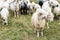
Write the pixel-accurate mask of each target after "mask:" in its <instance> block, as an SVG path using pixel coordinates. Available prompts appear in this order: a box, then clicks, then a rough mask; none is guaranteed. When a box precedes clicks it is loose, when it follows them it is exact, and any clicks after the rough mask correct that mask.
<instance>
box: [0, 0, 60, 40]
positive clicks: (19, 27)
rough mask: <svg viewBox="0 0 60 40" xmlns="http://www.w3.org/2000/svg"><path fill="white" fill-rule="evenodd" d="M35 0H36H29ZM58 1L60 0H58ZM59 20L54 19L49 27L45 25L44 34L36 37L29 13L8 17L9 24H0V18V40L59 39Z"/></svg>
mask: <svg viewBox="0 0 60 40" xmlns="http://www.w3.org/2000/svg"><path fill="white" fill-rule="evenodd" d="M31 1H35V2H37V1H36V0H31ZM59 1H60V0H59ZM59 22H60V20H57V19H55V20H54V21H53V22H52V23H49V24H50V29H47V28H46V27H45V30H44V36H43V37H38V38H37V37H36V34H34V33H33V27H32V24H31V15H20V17H19V18H14V17H11V16H10V17H9V25H7V26H6V25H2V24H1V19H0V40H60V25H59V24H58V23H59Z"/></svg>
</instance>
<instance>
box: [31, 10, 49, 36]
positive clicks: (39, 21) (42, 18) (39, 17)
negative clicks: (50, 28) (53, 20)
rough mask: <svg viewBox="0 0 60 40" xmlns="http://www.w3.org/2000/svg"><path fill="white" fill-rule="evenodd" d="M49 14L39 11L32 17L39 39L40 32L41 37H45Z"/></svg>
mask: <svg viewBox="0 0 60 40" xmlns="http://www.w3.org/2000/svg"><path fill="white" fill-rule="evenodd" d="M47 14H48V12H46V11H45V10H43V9H37V10H36V12H34V13H33V15H32V18H31V23H32V25H33V27H34V32H37V37H39V31H40V32H41V36H43V30H44V28H45V24H46V18H47Z"/></svg>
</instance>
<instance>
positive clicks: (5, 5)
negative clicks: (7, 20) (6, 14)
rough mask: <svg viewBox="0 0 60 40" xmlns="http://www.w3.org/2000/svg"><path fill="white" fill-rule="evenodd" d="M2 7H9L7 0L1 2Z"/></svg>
mask: <svg viewBox="0 0 60 40" xmlns="http://www.w3.org/2000/svg"><path fill="white" fill-rule="evenodd" d="M3 8H7V9H9V3H8V2H7V1H5V2H4V3H3Z"/></svg>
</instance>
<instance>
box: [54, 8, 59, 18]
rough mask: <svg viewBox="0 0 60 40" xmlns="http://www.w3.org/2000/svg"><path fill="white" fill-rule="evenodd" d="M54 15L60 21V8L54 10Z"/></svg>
mask: <svg viewBox="0 0 60 40" xmlns="http://www.w3.org/2000/svg"><path fill="white" fill-rule="evenodd" d="M53 13H54V14H55V16H56V17H58V18H59V19H60V7H55V8H54V9H53Z"/></svg>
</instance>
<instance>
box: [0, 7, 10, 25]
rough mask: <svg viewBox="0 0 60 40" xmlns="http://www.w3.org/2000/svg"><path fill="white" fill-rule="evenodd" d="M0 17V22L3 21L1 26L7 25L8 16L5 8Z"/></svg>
mask: <svg viewBox="0 0 60 40" xmlns="http://www.w3.org/2000/svg"><path fill="white" fill-rule="evenodd" d="M0 14H1V17H2V21H3V25H8V16H9V11H8V9H7V8H3V9H2V10H1V12H0Z"/></svg>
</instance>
